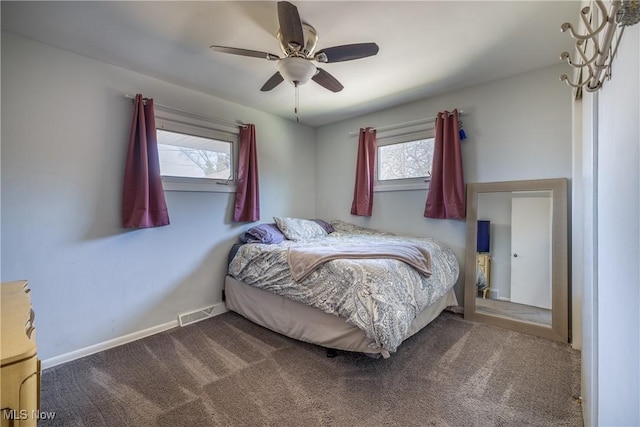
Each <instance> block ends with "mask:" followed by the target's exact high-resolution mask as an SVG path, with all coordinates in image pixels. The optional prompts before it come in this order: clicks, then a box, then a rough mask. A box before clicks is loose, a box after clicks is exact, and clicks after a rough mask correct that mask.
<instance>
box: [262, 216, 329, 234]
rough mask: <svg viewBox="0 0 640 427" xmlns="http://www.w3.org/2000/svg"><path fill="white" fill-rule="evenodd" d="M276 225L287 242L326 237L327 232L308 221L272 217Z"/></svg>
mask: <svg viewBox="0 0 640 427" xmlns="http://www.w3.org/2000/svg"><path fill="white" fill-rule="evenodd" d="M273 220H274V221H275V222H276V225H277V226H278V228H279V229H280V231H282V234H284V237H286V238H287V239H289V240H306V239H315V238H317V237H323V236H326V235H327V232H326V231H325V229H324V228H322V227H321V226H320V225H318V223H316V222H314V221H312V220H310V219H299V218H281V217H277V216H274V217H273Z"/></svg>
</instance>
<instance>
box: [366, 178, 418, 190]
mask: <svg viewBox="0 0 640 427" xmlns="http://www.w3.org/2000/svg"><path fill="white" fill-rule="evenodd" d="M409 179H411V178H409ZM394 181H405V180H399V179H398V180H394ZM429 184H430V183H429V182H424V180H423V182H415V183H408V182H406V183H401V184H387V183H386V182H385V181H377V182H374V184H373V192H374V193H378V192H383V191H408V190H425V191H426V190H428V189H429Z"/></svg>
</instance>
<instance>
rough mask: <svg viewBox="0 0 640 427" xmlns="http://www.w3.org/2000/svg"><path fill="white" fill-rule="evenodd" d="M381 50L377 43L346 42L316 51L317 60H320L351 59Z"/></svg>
mask: <svg viewBox="0 0 640 427" xmlns="http://www.w3.org/2000/svg"><path fill="white" fill-rule="evenodd" d="M379 50H380V48H379V47H378V45H377V44H375V43H356V44H345V45H342V46H334V47H329V48H326V49H322V50H321V51H320V52H318V53H316V55H315V60H316V61H318V62H342V61H351V60H354V59H360V58H366V57H367V56H373V55H376V54H377V53H378V51H379Z"/></svg>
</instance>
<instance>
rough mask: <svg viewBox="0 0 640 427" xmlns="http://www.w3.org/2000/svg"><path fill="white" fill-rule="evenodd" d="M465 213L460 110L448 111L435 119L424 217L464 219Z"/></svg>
mask: <svg viewBox="0 0 640 427" xmlns="http://www.w3.org/2000/svg"><path fill="white" fill-rule="evenodd" d="M465 210H466V208H465V198H464V176H463V173H462V151H461V148H460V133H459V131H458V110H453V112H452V113H451V114H450V113H449V112H448V111H445V112H443V113H439V114H438V116H437V117H436V139H435V147H434V151H433V165H432V166H431V184H430V185H429V195H428V196H427V203H426V206H425V209H424V216H425V217H427V218H450V219H464V218H465V216H466V213H465Z"/></svg>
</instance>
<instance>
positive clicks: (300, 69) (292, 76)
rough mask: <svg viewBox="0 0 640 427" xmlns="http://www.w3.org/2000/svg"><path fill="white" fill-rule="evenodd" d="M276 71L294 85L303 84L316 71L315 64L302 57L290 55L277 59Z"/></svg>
mask: <svg viewBox="0 0 640 427" xmlns="http://www.w3.org/2000/svg"><path fill="white" fill-rule="evenodd" d="M278 71H279V72H280V74H281V75H282V77H283V78H284V79H285V80H286V81H288V82H289V83H291V84H293V85H294V86H299V85H303V84H305V83H306V82H308V81H309V79H311V77H313V75H314V74H315V73H316V66H315V65H313V64H312V63H311V62H310V61H308V60H306V59H304V58H298V57H295V56H294V57H290V58H283V59H281V60H280V61H278Z"/></svg>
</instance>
